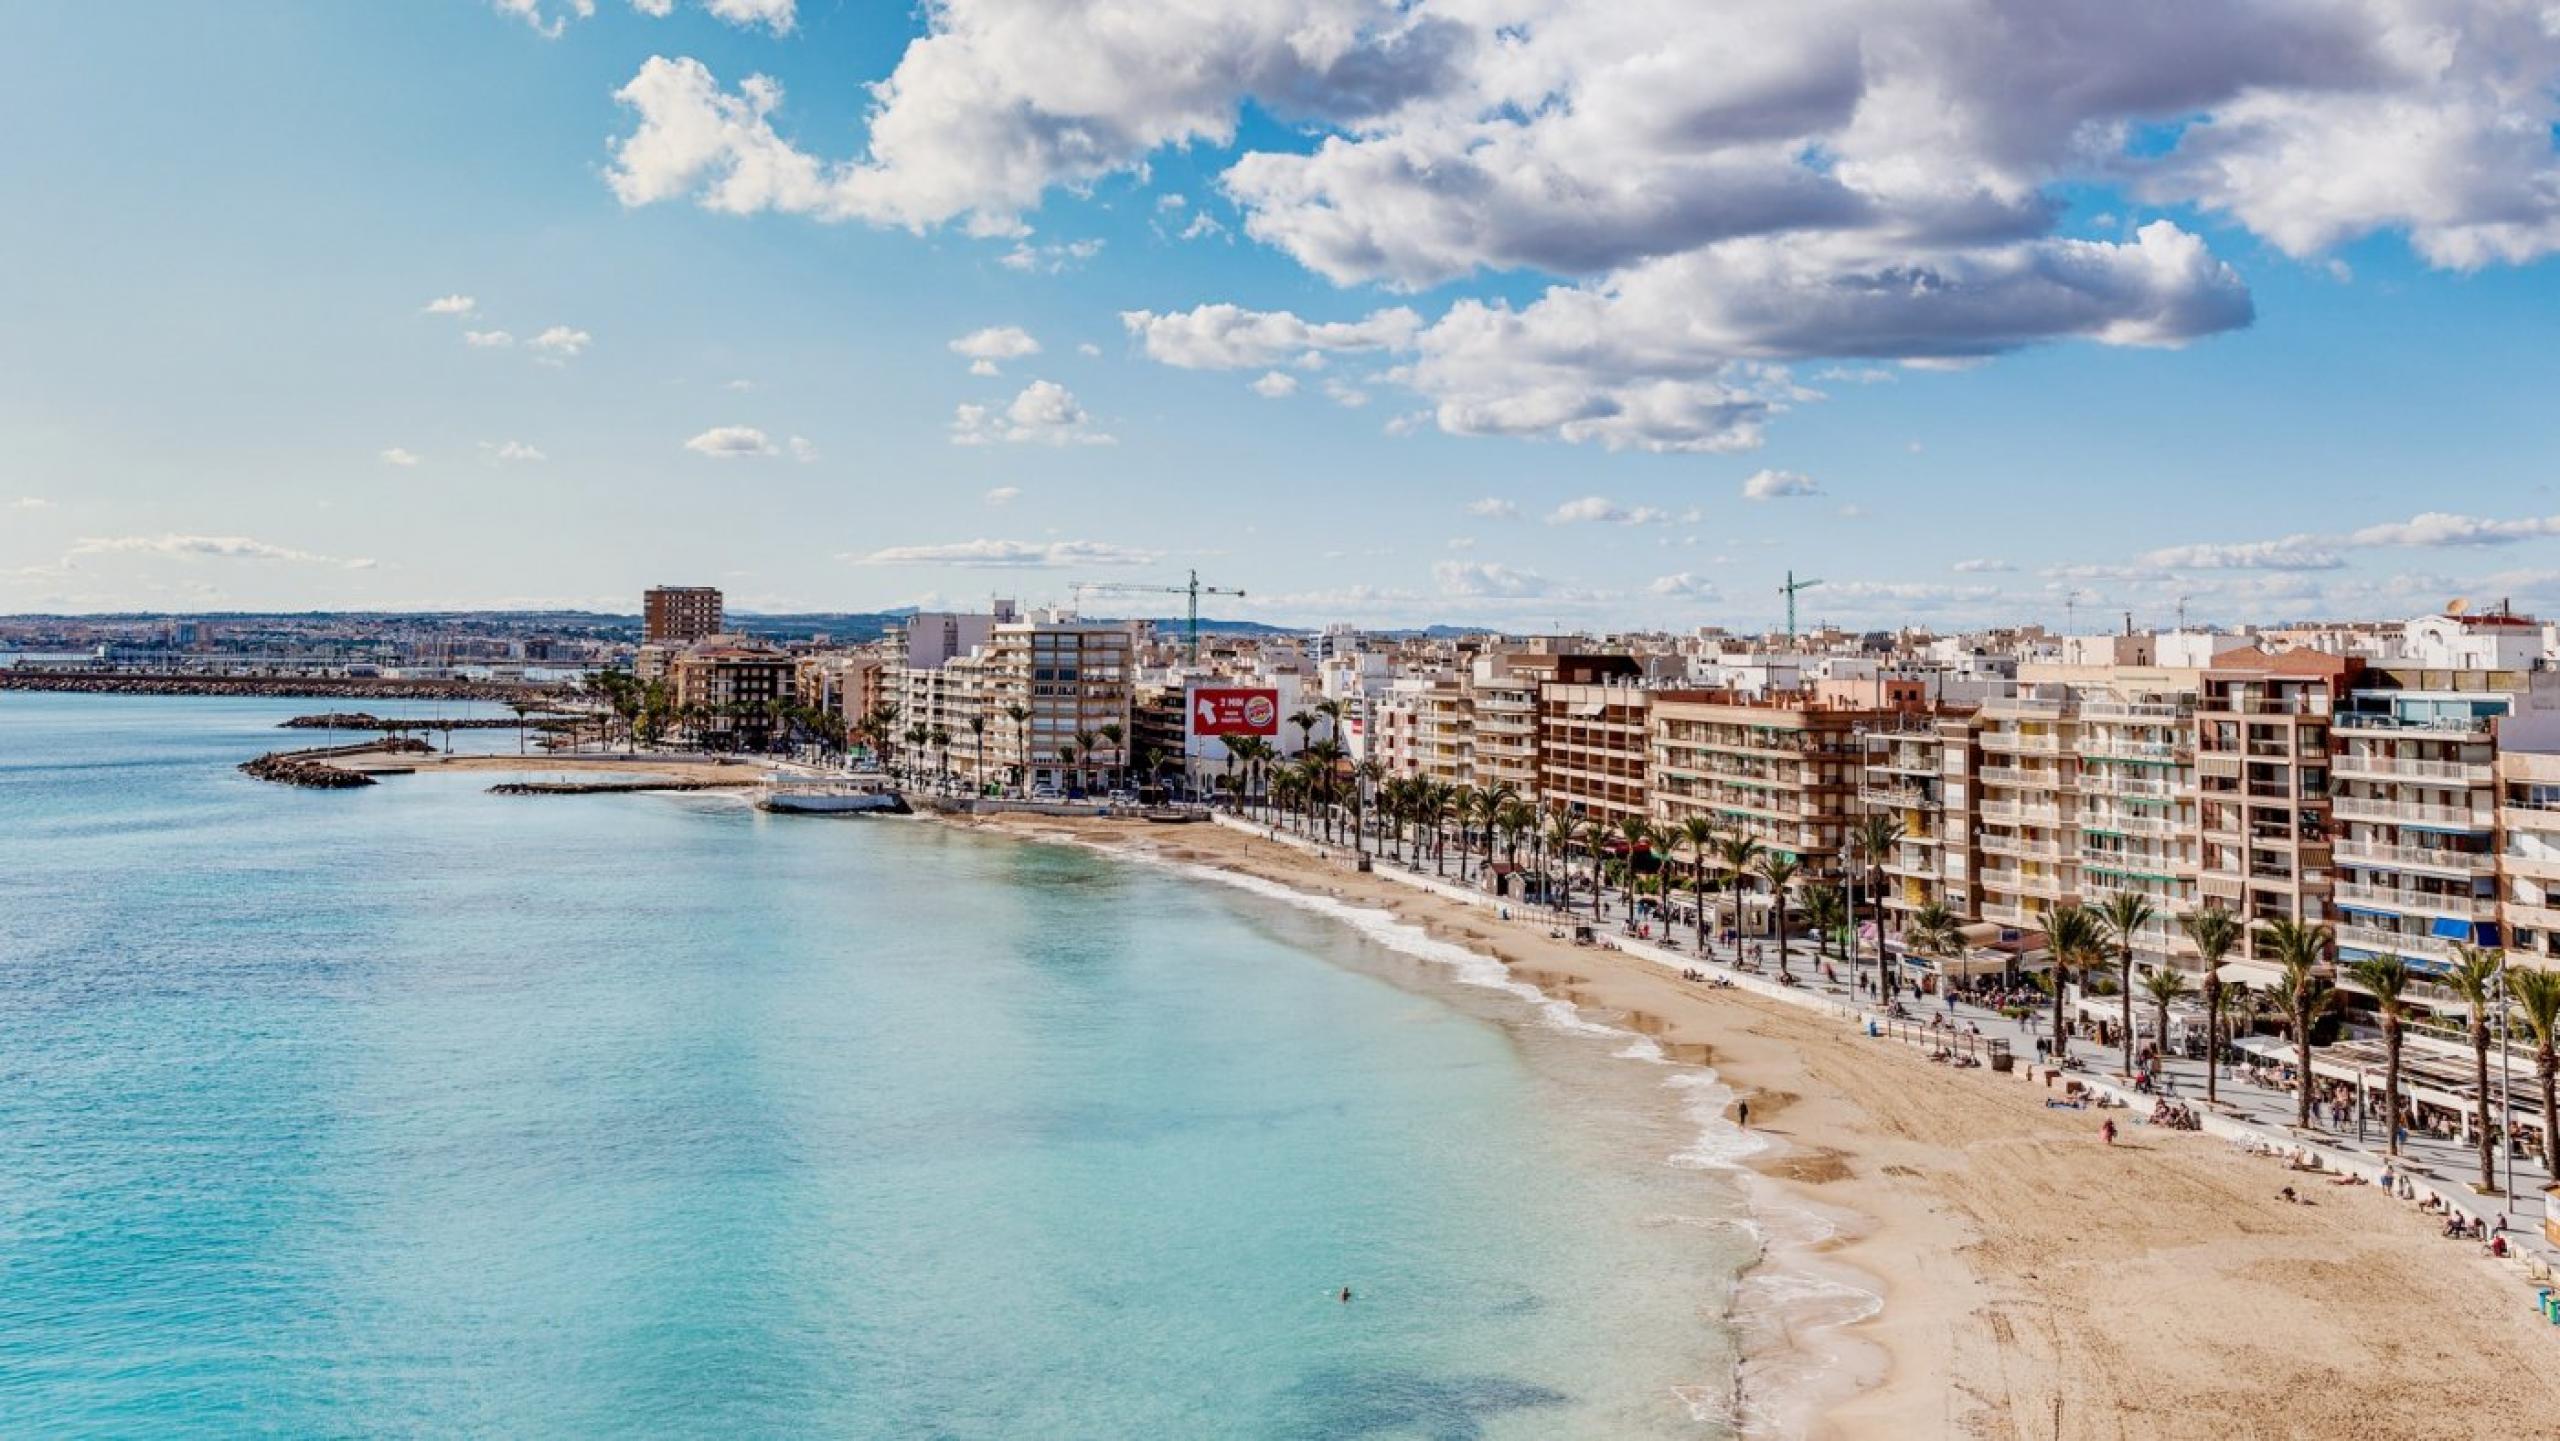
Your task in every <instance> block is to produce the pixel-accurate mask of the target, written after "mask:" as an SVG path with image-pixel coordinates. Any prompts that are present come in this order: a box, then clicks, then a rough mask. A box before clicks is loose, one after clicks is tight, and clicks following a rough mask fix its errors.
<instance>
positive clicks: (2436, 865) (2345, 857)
mask: <svg viewBox="0 0 2560 1441" xmlns="http://www.w3.org/2000/svg"><path fill="white" fill-rule="evenodd" d="M2336 855H2337V861H2338V864H2340V865H2342V866H2387V867H2390V868H2392V869H2395V870H2420V871H2440V872H2443V873H2445V874H2447V875H2457V876H2485V875H2487V874H2489V873H2490V872H2491V871H2494V870H2496V869H2497V868H2498V858H2497V857H2496V856H2494V855H2492V854H2490V853H2488V852H2486V851H2454V850H2444V849H2441V848H2439V847H2436V846H2393V845H2385V844H2383V843H2382V842H2380V841H2370V840H2360V839H2356V838H2352V837H2347V838H2342V839H2340V840H2339V841H2338V843H2337V852H2336Z"/></svg>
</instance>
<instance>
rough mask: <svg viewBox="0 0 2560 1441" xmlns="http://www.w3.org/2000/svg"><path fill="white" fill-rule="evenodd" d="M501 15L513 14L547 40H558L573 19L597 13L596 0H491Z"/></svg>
mask: <svg viewBox="0 0 2560 1441" xmlns="http://www.w3.org/2000/svg"><path fill="white" fill-rule="evenodd" d="M489 3H490V4H492V5H494V6H496V7H497V11H498V13H499V14H501V15H512V16H514V17H516V18H517V19H519V20H522V21H523V22H524V23H526V24H527V25H530V26H532V27H533V28H534V29H535V31H537V32H538V33H540V34H541V35H542V37H543V38H544V39H546V40H557V39H559V38H560V32H561V31H562V30H563V29H565V28H567V26H568V23H569V21H570V20H571V19H573V18H574V19H579V20H584V19H587V18H589V17H590V16H592V15H594V14H595V13H596V0H558V3H556V4H551V5H545V4H544V3H543V0H489Z"/></svg>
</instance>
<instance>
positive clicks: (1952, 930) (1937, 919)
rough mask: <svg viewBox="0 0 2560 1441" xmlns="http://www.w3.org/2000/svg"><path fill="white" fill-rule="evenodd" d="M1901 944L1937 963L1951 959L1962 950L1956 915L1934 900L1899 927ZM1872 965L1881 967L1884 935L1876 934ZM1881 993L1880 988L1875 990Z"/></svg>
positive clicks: (1962, 933) (1962, 941)
mask: <svg viewBox="0 0 2560 1441" xmlns="http://www.w3.org/2000/svg"><path fill="white" fill-rule="evenodd" d="M1902 944H1903V946H1904V948H1906V949H1908V950H1914V951H1919V952H1922V953H1923V954H1926V955H1932V956H1936V957H1938V958H1940V959H1941V960H1950V959H1953V958H1954V956H1955V954H1956V952H1958V951H1960V950H1962V949H1964V927H1962V926H1960V925H1958V924H1956V913H1955V912H1953V911H1951V910H1948V909H1947V908H1946V906H1945V905H1944V904H1943V903H1941V902H1938V901H1931V902H1929V903H1928V904H1927V905H1924V906H1922V907H1920V908H1919V909H1918V910H1915V911H1913V912H1912V913H1911V920H1910V922H1909V923H1908V924H1906V925H1905V926H1904V927H1903V928H1902ZM1876 957H1877V959H1876V964H1877V966H1878V967H1882V966H1883V965H1884V932H1883V931H1881V930H1879V931H1877V932H1876ZM1877 989H1878V990H1882V989H1883V987H1882V986H1878V987H1877Z"/></svg>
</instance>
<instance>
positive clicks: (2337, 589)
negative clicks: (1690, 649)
mask: <svg viewBox="0 0 2560 1441" xmlns="http://www.w3.org/2000/svg"><path fill="white" fill-rule="evenodd" d="M2546 8H2547V7H2540V6H2537V5H2535V4H2530V3H2521V0H2508V3H2498V0H2326V3H2321V0H2215V3H2211V4H2206V3H2166V4H2158V5H2150V6H2125V5H2122V4H2121V3H2100V0H1766V3H1758V0H1740V3H1731V4H1721V5H1703V4H1699V3H1696V0H1405V3H1402V4H1394V5H1389V4H1381V3H1377V0H1161V3H1155V4H1143V3H1137V0H1110V3H1069V0H935V3H931V4H927V5H924V6H920V7H915V8H909V7H906V6H900V5H893V4H882V3H866V0H396V3H395V0H383V3H376V4H362V5H350V4H345V3H340V0H242V3H236V4H227V5H221V6H212V5H201V4H188V3H179V0H158V3H139V4H127V5H95V4H86V3H78V0H29V3H23V4H14V5H9V6H5V7H0V53H7V54H9V55H10V56H11V57H12V59H13V62H14V63H13V65H12V74H11V82H10V84H9V85H8V86H6V87H0V131H5V133H7V134H9V135H10V136H12V137H13V143H12V144H10V145H8V146H6V147H0V193H5V194H6V195H8V196H9V197H10V202H9V203H8V204H7V205H5V206H0V612H31V611H69V612H90V611H111V610H146V611H191V610H216V609H312V608H332V609H411V608H465V607H468V608H480V607H492V606H523V607H531V606H558V605H569V606H580V607H590V608H601V609H612V610H619V611H630V610H634V609H636V607H637V598H638V593H639V591H640V590H641V589H642V588H643V587H644V586H647V585H650V584H657V583H668V584H685V583H699V584H714V585H718V586H721V587H722V588H723V589H724V590H726V591H727V592H728V593H729V595H730V597H731V605H732V608H733V609H734V610H739V611H767V612H772V611H806V610H858V609H876V608H885V607H891V606H899V605H924V606H929V607H930V606H969V605H975V604H979V603H982V602H983V600H984V599H985V598H986V597H988V596H991V595H1005V596H1012V597H1016V598H1019V599H1022V600H1025V601H1027V602H1032V603H1040V602H1053V601H1054V602H1066V601H1069V600H1071V599H1072V597H1073V589H1072V588H1073V587H1074V585H1075V584H1076V583H1077V582H1079V581H1109V582H1121V583H1130V584H1141V585H1145V584H1162V583H1168V582H1174V581H1179V580H1180V579H1182V577H1183V576H1184V575H1185V573H1186V572H1188V571H1191V570H1194V569H1196V570H1197V571H1198V572H1199V574H1200V576H1201V579H1202V580H1203V581H1204V582H1205V583H1209V584H1214V585H1219V586H1224V587H1228V588H1239V589H1242V590H1244V591H1245V592H1246V594H1245V596H1244V597H1242V598H1241V599H1236V598H1225V599H1221V600H1220V601H1219V602H1218V603H1217V604H1216V605H1215V606H1214V607H1212V608H1211V609H1213V611H1214V612H1215V613H1217V614H1221V615H1231V616H1237V617H1242V618H1251V619H1259V620H1266V621H1274V622H1281V623H1287V624H1320V623H1324V622H1328V621H1350V622H1355V623H1362V624H1375V625H1387V624H1421V623H1432V622H1443V623H1459V624H1485V625H1499V626H1505V627H1509V628H1511V629H1515V630H1544V629H1576V628H1614V627H1628V626H1646V627H1660V628H1685V627H1689V626H1695V625H1702V624H1722V625H1728V626H1734V627H1737V628H1750V629H1759V628H1765V627H1768V626H1770V625H1772V624H1774V623H1775V622H1776V621H1777V620H1778V619H1779V617H1781V616H1782V615H1783V612H1784V607H1783V603H1782V601H1781V600H1780V598H1779V594H1778V587H1779V585H1780V583H1781V582H1782V581H1783V580H1784V579H1785V578H1786V576H1787V574H1788V573H1789V572H1790V571H1792V572H1794V573H1795V574H1796V575H1798V576H1801V577H1805V578H1810V579H1815V580H1818V581H1820V582H1821V584H1819V585H1816V586H1814V587H1812V588H1810V589H1807V590H1805V591H1804V592H1803V594H1802V600H1801V602H1800V605H1801V612H1802V615H1803V618H1804V620H1805V621H1806V622H1807V623H1809V624H1810V623H1813V622H1817V621H1823V622H1833V623H1839V624H1848V625H1858V626H1890V625H1897V624H1905V623H1908V624H1918V625H1927V626H1932V627H1936V628H1940V629H1953V628H1960V627H1964V626H1973V625H1984V624H1992V623H2014V622H2032V623H2041V624H2045V625H2049V626H2062V625H2066V624H2069V625H2073V626H2075V627H2076V628H2079V629H2083V630H2087V629H2095V628H2103V627H2112V626H2115V625H2118V624H2121V623H2122V622H2123V620H2124V618H2125V616H2126V615H2127V614H2130V616H2131V617H2132V619H2133V620H2134V622H2135V623H2137V624H2140V625H2146V626H2149V625H2167V624H2171V623H2174V622H2175V621H2176V620H2178V619H2179V618H2180V617H2181V616H2182V615H2183V616H2184V617H2185V618H2187V619H2189V620H2191V621H2195V622H2199V623H2201V622H2222V623H2234V622H2247V621H2280V620H2289V619H2300V618H2307V617H2315V616H2383V617H2390V616H2402V615H2408V614H2414V613H2418V612H2421V611H2424V610H2427V609H2431V608H2433V607H2435V606H2438V605H2440V604H2442V603H2444V602H2445V601H2446V600H2448V599H2450V598H2452V597H2455V596H2463V597H2468V598H2470V599H2471V600H2472V601H2473V603H2475V604H2479V603H2489V602H2494V601H2496V600H2498V599H2501V598H2506V599H2511V600H2512V601H2513V602H2514V603H2515V604H2516V605H2517V606H2519V607H2520V608H2526V609H2531V608H2534V607H2537V606H2539V607H2543V608H2545V609H2546V610H2548V609H2560V495H2555V493H2554V490H2553V485H2552V475H2551V460H2550V458H2551V456H2552V454H2553V452H2554V441H2555V440H2560V404H2555V403H2554V401H2553V399H2552V397H2553V395H2554V380H2555V366H2554V362H2553V358H2552V357H2553V345H2552V342H2553V339H2554V321H2555V319H2556V318H2560V260H2555V258H2554V255H2553V252H2555V251H2560V153H2556V152H2555V145H2554V134H2555V132H2554V124H2555V121H2560V89H2556V88H2555V87H2560V20H2554V19H2552V18H2550V17H2549V16H2548V15H2547V14H2544V13H2542V12H2543V10H2544V9H2546ZM1088 608H1089V609H1094V610H1109V609H1128V610H1147V609H1150V608H1151V607H1150V606H1149V605H1148V604H1147V603H1146V602H1143V601H1139V602H1132V601H1127V600H1122V601H1118V602H1116V603H1108V604H1107V603H1105V602H1104V601H1102V600H1101V599H1099V598H1097V599H1096V600H1094V601H1093V602H1091V603H1090V604H1089V606H1088ZM1153 608H1155V609H1161V607H1153Z"/></svg>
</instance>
